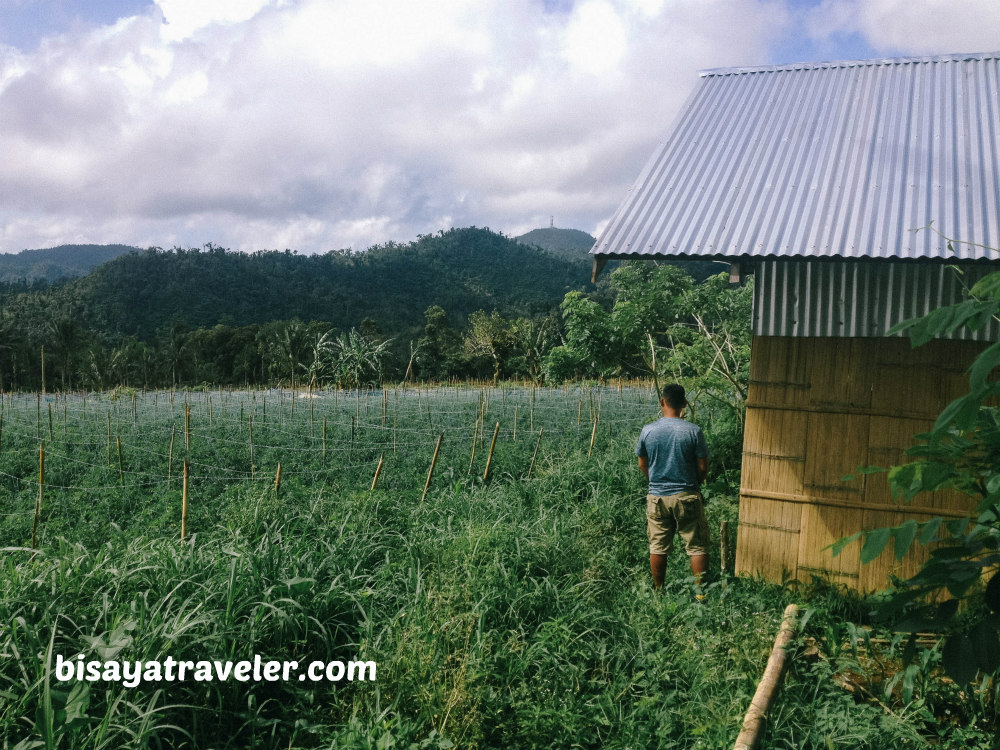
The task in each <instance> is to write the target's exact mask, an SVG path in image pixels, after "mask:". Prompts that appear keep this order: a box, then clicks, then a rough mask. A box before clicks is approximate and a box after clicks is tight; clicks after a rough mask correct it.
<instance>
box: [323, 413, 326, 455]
mask: <svg viewBox="0 0 1000 750" xmlns="http://www.w3.org/2000/svg"><path fill="white" fill-rule="evenodd" d="M323 463H326V417H323Z"/></svg>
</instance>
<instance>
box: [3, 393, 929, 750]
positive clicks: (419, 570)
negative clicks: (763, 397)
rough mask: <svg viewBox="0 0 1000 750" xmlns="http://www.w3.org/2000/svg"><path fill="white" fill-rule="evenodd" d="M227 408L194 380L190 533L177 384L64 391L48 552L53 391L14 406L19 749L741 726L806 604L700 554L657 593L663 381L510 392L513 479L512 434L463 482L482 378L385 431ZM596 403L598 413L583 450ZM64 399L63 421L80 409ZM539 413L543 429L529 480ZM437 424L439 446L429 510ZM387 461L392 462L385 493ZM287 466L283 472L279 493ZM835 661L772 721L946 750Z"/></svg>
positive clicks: (322, 409)
mask: <svg viewBox="0 0 1000 750" xmlns="http://www.w3.org/2000/svg"><path fill="white" fill-rule="evenodd" d="M380 395H381V394H379V396H380ZM203 396H204V394H196V395H195V396H190V398H191V399H192V402H193V403H194V405H196V406H197V407H198V408H197V409H195V410H194V413H195V424H196V425H197V426H196V428H195V433H194V436H193V443H192V451H191V456H190V458H191V460H192V464H193V466H195V467H201V468H195V469H194V470H193V472H192V473H193V474H194V475H195V476H196V478H195V479H193V480H192V487H191V490H192V492H191V494H192V500H191V512H190V515H189V518H188V529H189V539H188V541H187V542H186V543H184V544H181V543H180V541H179V538H178V514H179V494H180V485H179V480H178V479H177V478H176V474H177V473H178V469H177V467H178V466H179V463H178V461H179V458H178V457H179V456H182V455H183V452H182V451H181V452H176V451H177V450H178V446H183V434H182V433H181V432H180V431H179V430H177V427H178V425H181V426H182V424H183V423H182V421H179V420H181V419H182V416H181V415H182V414H183V411H182V409H183V406H182V403H181V399H182V396H181V395H179V394H178V395H177V396H175V402H174V407H173V409H172V410H171V409H169V408H166V405H167V403H168V401H169V395H167V394H158V396H157V397H156V398H157V402H156V405H155V409H154V406H153V404H152V403H151V399H152V398H153V396H152V395H151V394H145V395H142V394H140V402H139V403H138V405H137V407H136V414H135V423H134V425H133V423H132V412H131V403H130V401H128V400H125V399H119V400H118V401H108V400H106V399H96V398H95V397H90V399H89V400H88V404H87V416H86V417H84V415H83V406H82V400H80V399H77V400H75V401H73V402H71V404H70V405H68V406H67V409H68V408H69V407H70V406H71V407H72V408H73V410H74V414H75V418H70V417H69V415H67V419H66V427H65V430H64V431H63V429H62V423H61V420H57V423H56V425H55V426H54V429H53V435H51V436H48V435H47V437H53V438H55V440H53V441H51V442H50V443H49V445H50V447H51V448H52V453H51V455H52V456H56V457H57V458H51V459H47V470H48V467H49V466H51V467H53V468H52V469H51V471H52V474H50V475H49V476H47V481H50V482H51V483H52V485H54V486H53V487H52V488H51V489H49V501H48V502H47V504H46V505H45V512H44V516H43V519H42V529H43V533H42V534H41V535H40V539H41V544H40V545H39V547H40V549H39V550H38V552H37V554H33V553H32V552H31V551H29V550H27V549H24V547H26V546H27V545H26V539H27V537H26V534H28V535H29V536H30V521H31V517H30V514H26V513H25V512H24V511H25V510H26V509H29V508H32V507H33V504H34V493H36V492H37V485H34V486H32V484H31V483H32V481H33V478H34V480H35V481H37V477H36V474H35V472H37V466H36V464H35V461H36V460H37V455H36V452H37V444H38V440H37V436H36V434H35V429H36V428H35V423H34V419H35V414H34V411H35V409H36V408H37V404H36V403H33V402H32V401H31V400H30V399H26V400H23V401H22V402H21V403H20V404H18V403H13V402H11V401H10V400H9V399H8V402H7V405H6V407H5V421H4V434H3V447H2V452H0V472H3V475H0V476H2V478H3V480H4V481H5V482H6V485H7V497H8V498H9V505H8V507H9V508H10V512H11V513H16V514H17V515H8V516H6V517H5V520H4V522H3V525H2V526H0V532H2V534H3V536H2V537H0V539H2V543H3V544H4V545H6V546H8V547H10V548H16V549H11V550H9V551H7V552H6V553H5V555H4V558H3V563H2V565H3V569H2V575H0V738H2V741H3V743H4V747H22V748H29V747H46V748H105V747H107V748H111V747H153V748H156V747H171V748H183V747H192V748H207V747H215V748H244V747H267V748H270V747H330V748H333V747H337V748H341V747H350V748H355V747H357V748H396V747H415V748H448V747H453V746H457V747H462V748H466V747H483V748H487V747H524V748H532V747H539V748H541V747H587V748H598V747H601V748H604V747H608V748H630V747H662V748H672V747H676V748H699V747H700V748H717V747H724V746H727V745H731V744H732V742H733V740H734V739H735V736H736V734H737V733H738V731H739V728H740V724H741V721H742V718H743V714H744V712H745V710H746V708H747V706H748V704H749V700H750V698H751V696H752V695H753V692H754V689H755V687H756V682H757V680H758V679H759V676H760V673H761V670H762V669H763V665H764V662H765V660H766V657H767V653H768V651H769V650H770V647H771V642H772V639H773V637H774V634H775V632H776V629H777V626H778V621H779V619H780V616H781V611H782V609H783V606H784V605H785V603H787V602H788V601H790V600H791V597H793V596H802V593H801V592H797V593H795V594H793V593H791V592H790V591H788V590H787V589H784V588H782V587H779V586H774V585H769V584H764V583H760V582H755V581H749V580H732V579H729V578H728V577H721V576H718V575H716V579H715V581H714V582H713V583H712V584H711V585H710V587H709V598H708V603H707V604H705V605H700V606H699V605H697V604H695V603H694V600H693V596H692V591H691V580H690V577H689V576H690V571H689V569H688V566H687V561H686V559H685V558H684V557H683V554H682V553H681V551H680V550H676V551H675V553H674V555H673V556H672V558H671V562H670V569H669V571H668V584H667V586H666V587H665V590H664V591H663V592H659V593H658V592H654V591H653V590H652V587H651V585H650V581H649V572H648V567H647V566H648V557H647V555H648V548H647V546H646V540H645V526H644V524H645V519H644V505H643V502H642V496H643V493H644V487H643V484H642V481H641V480H642V477H641V475H640V474H639V472H638V470H637V469H636V468H635V458H634V455H633V452H632V451H633V448H634V442H635V437H636V435H637V434H638V429H639V427H640V426H641V424H642V423H643V422H644V421H648V420H649V419H651V418H654V417H655V415H656V413H655V403H654V405H653V406H651V400H650V399H649V397H648V394H647V393H646V392H642V391H629V390H627V389H626V391H625V392H624V393H622V394H621V395H619V394H618V393H617V392H616V391H615V390H614V389H608V390H606V391H602V392H599V393H597V394H596V395H594V393H591V392H588V391H583V392H576V391H566V390H556V391H544V390H542V391H538V392H537V393H536V394H535V397H534V399H535V415H534V421H535V424H534V432H532V431H531V430H529V425H528V418H529V417H528V413H527V410H528V408H529V404H530V399H531V396H530V393H529V392H527V391H524V390H508V391H503V392H501V391H495V392H493V393H491V394H489V399H490V413H489V414H488V415H487V417H486V419H485V422H486V424H487V425H488V426H489V425H491V424H492V423H494V422H495V421H496V420H500V421H501V424H502V432H501V436H502V438H501V440H500V442H499V445H498V448H497V453H496V455H495V456H494V466H493V472H492V473H493V479H492V481H491V482H489V483H484V482H483V481H482V479H481V472H482V467H483V465H484V463H485V460H486V455H485V451H486V450H487V449H488V438H489V436H490V434H491V430H489V429H487V430H486V431H485V432H487V436H486V440H485V441H484V443H485V445H484V446H480V448H479V450H478V451H477V458H476V465H475V467H474V470H473V471H472V472H471V473H470V471H469V459H470V447H471V446H470V442H471V438H472V434H473V426H474V422H475V419H476V417H477V415H478V414H480V413H481V400H482V399H483V397H484V396H483V394H482V393H480V392H478V391H471V390H470V391H462V390H458V389H449V390H447V391H437V392H433V391H432V392H430V393H421V394H420V400H419V404H418V402H417V397H416V394H414V393H413V392H407V393H405V394H400V395H399V396H398V397H396V396H394V395H393V394H390V396H389V398H390V402H389V410H388V411H389V413H388V418H387V425H386V427H383V426H382V418H381V402H380V401H379V400H378V397H377V396H375V397H369V398H368V399H367V400H366V401H367V402H365V401H362V402H359V401H355V400H352V399H351V398H350V397H348V396H347V395H345V394H326V395H324V397H323V398H322V399H319V400H316V401H315V402H314V403H310V402H308V401H306V400H300V401H299V402H298V403H297V404H296V406H295V413H294V415H293V414H292V413H291V406H290V401H289V399H288V398H287V396H285V397H284V398H283V399H282V404H281V407H280V410H281V413H280V416H279V407H278V406H277V404H276V403H274V402H272V400H271V398H270V397H269V399H268V404H267V409H268V414H267V419H266V420H265V419H264V418H263V409H262V406H263V405H262V397H260V396H258V397H257V398H256V399H254V398H253V397H252V396H251V395H249V394H243V395H235V394H234V395H233V396H230V397H229V398H228V399H227V398H225V397H224V396H217V400H216V401H215V403H213V407H212V424H211V425H209V424H208V423H207V421H208V420H207V416H206V413H207V401H206V400H205V399H204V398H203ZM592 397H593V398H596V399H599V404H600V413H601V419H600V422H599V432H598V436H599V437H598V442H597V447H596V448H595V451H594V453H593V455H592V456H590V457H589V458H588V456H587V451H588V448H589V440H590V435H591V427H590V423H589V417H588V407H589V406H590V403H589V401H590V399H591V398H592ZM361 398H362V399H365V396H364V395H362V396H361ZM199 399H201V400H199ZM397 399H398V400H397ZM581 399H584V400H585V401H584V408H583V410H582V417H581V418H580V423H579V424H578V421H577V420H578V414H580V411H581V410H580V408H579V404H580V400H581ZM56 404H57V407H58V408H57V409H56V411H57V413H58V410H59V408H62V406H63V403H62V402H56ZM515 405H517V408H518V438H517V441H516V442H514V440H513V431H512V427H513V424H512V419H513V409H514V406H515ZM366 406H367V409H368V411H367V415H366V418H365V419H364V420H359V419H358V416H359V414H364V410H365V407H366ZM428 406H429V407H430V409H429V411H430V413H428V408H427V407H428ZM310 407H312V408H310ZM393 407H395V410H393ZM108 410H111V412H112V424H113V430H117V431H118V432H119V434H121V435H122V436H123V444H124V446H125V454H126V459H125V460H126V461H127V462H128V463H127V466H126V482H125V487H122V486H121V483H120V481H119V478H118V466H117V455H113V456H112V462H111V465H110V466H109V464H108V460H107V455H106V454H107V413H108ZM255 410H256V411H255ZM252 411H253V412H254V413H255V426H254V430H255V440H257V441H259V442H258V443H257V445H256V446H255V463H256V464H257V465H258V467H259V473H257V472H255V475H256V480H255V481H253V482H251V481H250V479H249V473H250V466H249V456H248V448H247V442H246V439H247V437H248V434H247V432H248V430H247V425H246V419H247V417H248V415H249V413H250V412H252ZM241 413H242V415H243V420H242V421H241V419H240V416H239V415H240V414H241ZM46 416H47V415H46ZM321 416H327V418H328V442H327V457H326V460H325V461H324V460H323V458H322V455H321V445H320V444H319V442H318V441H319V437H320V425H321V421H320V417H321ZM350 416H354V417H355V424H354V441H353V445H352V444H351V435H350V427H351V420H350ZM394 417H395V419H396V423H397V434H396V451H395V453H393V450H392V434H391V426H392V422H393V418H394ZM279 419H280V422H279ZM171 427H173V428H174V429H175V456H174V461H173V469H172V471H173V473H174V475H175V478H174V479H173V480H172V482H171V484H170V486H169V487H168V486H167V484H166V461H167V459H166V453H167V449H166V443H167V441H168V440H169V435H170V431H171ZM539 428H544V429H545V432H546V434H547V435H548V436H549V437H548V438H545V437H543V443H542V448H541V449H540V451H539V458H538V459H537V461H536V464H535V466H534V470H533V473H532V477H531V478H530V479H525V475H526V474H527V469H528V465H529V463H530V460H531V457H532V454H533V450H534V447H535V440H536V436H537V432H538V429H539ZM43 431H44V432H46V433H48V425H47V423H45V424H44V430H43ZM441 431H444V432H445V434H446V438H445V442H444V445H445V448H444V449H443V452H442V456H441V458H440V459H439V462H438V469H437V472H436V476H435V480H434V484H433V485H432V490H431V492H430V493H429V495H428V498H427V499H426V500H425V501H424V502H423V503H421V502H420V496H421V491H422V488H423V481H424V478H425V476H426V472H427V467H428V465H429V462H430V455H431V451H432V449H433V439H434V437H435V436H436V435H437V434H440V432H441ZM382 454H386V457H387V461H386V464H387V466H386V469H385V474H384V479H383V480H380V485H379V488H378V489H377V490H376V491H374V492H370V491H369V490H368V489H367V488H368V486H369V485H370V481H371V476H372V473H373V470H374V465H375V463H376V462H377V461H378V458H379V456H380V455H382ZM278 460H281V462H282V465H283V468H284V469H285V470H286V471H287V474H285V478H284V479H283V481H282V486H281V490H280V492H275V490H274V488H273V486H272V484H271V482H272V480H273V468H274V467H275V466H276V463H277V461H278ZM50 477H51V478H50ZM57 486H58V487H62V488H63V489H57V488H56V487H57ZM95 488H97V489H96V491H95ZM722 488H723V486H722V485H716V487H715V492H714V494H713V496H712V497H711V500H710V503H709V506H708V508H709V516H710V524H711V526H712V529H713V534H717V530H718V525H719V522H720V521H721V520H723V519H726V520H729V521H731V522H734V521H735V520H736V499H735V497H734V496H733V494H732V492H724V491H722ZM716 543H717V540H716ZM717 564H718V559H717V556H715V565H716V566H717ZM838 601H839V600H838ZM837 606H839V605H838V604H836V603H834V600H833V599H831V600H830V602H827V603H819V604H817V605H816V606H815V607H814V609H815V610H816V611H815V612H814V614H813V616H812V619H811V626H810V627H811V628H813V629H814V630H816V629H817V628H819V629H821V628H823V627H827V626H829V625H830V623H833V622H836V620H837V618H838V617H839V613H838V612H837V611H836V608H837ZM816 632H819V631H818V630H816ZM78 653H83V654H85V655H86V656H87V658H88V659H89V658H97V659H102V660H103V659H112V658H114V659H128V660H136V659H142V660H150V659H159V660H162V659H165V658H166V657H167V656H168V655H169V656H172V657H173V658H174V659H176V660H180V659H189V660H192V661H196V660H199V659H208V660H214V659H218V660H226V659H231V660H239V659H247V658H251V657H252V656H253V655H254V654H259V655H261V656H262V657H263V658H265V659H283V660H297V661H299V662H300V663H305V662H308V661H311V660H313V659H317V660H323V661H331V660H335V659H340V660H348V659H355V658H359V659H370V660H374V661H376V662H377V664H378V679H377V681H376V682H374V683H372V682H353V683H348V682H340V683H325V682H320V683H312V682H305V683H303V682H299V681H298V680H296V679H293V680H291V681H288V682H262V683H253V682H248V683H241V682H235V681H229V682H211V683H197V682H193V681H190V680H189V681H186V682H183V683H179V682H174V683H159V684H153V685H147V684H143V685H141V686H140V687H137V688H133V689H129V688H125V687H123V686H121V685H120V684H114V683H104V682H95V683H79V684H78V683H76V682H67V683H60V682H58V681H57V680H56V679H55V676H54V674H53V672H52V669H53V664H54V659H55V655H58V654H61V655H62V656H63V657H65V658H70V657H73V656H75V655H76V654H78ZM793 661H795V660H793ZM835 671H836V665H831V664H830V663H829V662H826V661H823V660H819V661H816V660H811V661H808V660H806V661H803V660H800V662H799V664H797V665H796V666H795V667H794V668H793V670H792V672H791V673H790V675H789V677H788V684H787V685H786V687H785V689H784V690H783V691H782V693H781V697H780V699H779V703H778V704H777V706H776V707H775V709H774V711H773V713H772V719H771V723H770V726H769V728H768V735H767V737H766V739H765V741H766V743H767V745H768V746H769V747H788V748H791V747H859V748H864V747H872V748H882V747H888V746H892V747H920V746H922V745H924V744H925V742H924V740H923V739H921V737H922V734H921V733H923V734H926V733H927V732H926V721H925V718H921V717H919V716H916V717H910V716H907V715H906V714H905V712H901V711H894V710H890V711H886V710H883V709H882V708H880V707H879V706H878V705H876V704H873V703H871V702H866V701H862V700H856V699H855V698H854V697H853V696H851V695H850V694H849V693H847V692H845V691H844V690H843V689H842V688H840V687H838V686H837V684H836V683H835V682H834V681H833V679H832V675H833V673H834V672H835Z"/></svg>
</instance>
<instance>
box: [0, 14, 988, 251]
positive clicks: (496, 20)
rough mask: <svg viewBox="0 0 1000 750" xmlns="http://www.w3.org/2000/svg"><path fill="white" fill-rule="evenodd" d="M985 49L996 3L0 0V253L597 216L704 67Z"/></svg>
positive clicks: (284, 240) (365, 239)
mask: <svg viewBox="0 0 1000 750" xmlns="http://www.w3.org/2000/svg"><path fill="white" fill-rule="evenodd" d="M998 50H1000V0H423V1H422V2H417V1H415V0H155V1H152V2H151V1H150V0H0V252H17V251H20V250H22V249H27V248H43V247H53V246H56V245H61V244H75V243H97V244H107V243H122V244H128V245H134V246H137V247H154V246H155V247H163V248H171V247H202V246H204V245H206V244H208V243H211V244H213V245H217V246H221V247H225V248H230V249H233V250H245V251H253V250H273V249H277V250H284V249H291V250H295V251H297V252H300V253H314V252H326V251H329V250H341V249H347V248H350V249H354V250H364V249H366V248H368V247H370V246H372V245H376V244H382V243H386V242H409V241H412V240H414V239H416V238H417V237H418V236H419V235H423V234H434V233H436V232H437V231H439V230H444V229H448V228H450V227H453V226H454V227H467V226H479V227H489V228H491V229H493V230H496V231H501V232H503V233H504V234H507V235H510V236H516V235H519V234H522V233H524V232H526V231H528V230H531V229H534V228H537V227H547V226H549V225H550V223H554V225H555V226H557V227H566V228H574V229H582V230H584V231H587V232H590V233H591V234H595V235H596V234H598V233H599V232H600V230H601V228H602V227H603V226H604V224H605V223H606V222H607V221H608V219H610V217H611V215H612V214H613V213H614V211H615V209H616V208H617V206H618V204H619V203H620V202H621V201H622V199H623V198H624V197H625V195H626V194H627V191H628V189H629V187H630V186H631V185H632V183H633V181H634V180H635V179H636V178H637V176H638V174H639V172H640V170H641V169H642V167H643V165H644V164H645V162H646V160H647V159H648V158H649V157H650V155H651V154H652V152H653V150H654V149H655V147H656V146H657V144H658V143H660V142H661V141H662V140H663V139H664V137H665V136H666V134H667V133H668V132H669V128H670V125H671V123H672V122H673V120H674V118H675V117H676V116H677V114H678V113H679V111H680V109H681V107H682V106H683V104H684V102H685V100H686V98H687V97H688V96H689V94H690V93H691V92H692V91H693V89H694V87H695V86H696V84H697V83H698V71H700V70H704V69H709V68H724V67H730V66H742V65H770V64H781V63H788V62H808V61H820V60H843V59H864V58H870V57H898V56H917V55H936V54H949V53H959V52H993V51H998Z"/></svg>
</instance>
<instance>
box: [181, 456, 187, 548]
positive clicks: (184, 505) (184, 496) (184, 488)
mask: <svg viewBox="0 0 1000 750" xmlns="http://www.w3.org/2000/svg"><path fill="white" fill-rule="evenodd" d="M187 518H188V462H187V459H186V458H185V459H184V479H183V482H182V484H181V541H182V542H183V541H184V537H185V536H187Z"/></svg>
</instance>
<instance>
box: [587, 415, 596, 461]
mask: <svg viewBox="0 0 1000 750" xmlns="http://www.w3.org/2000/svg"><path fill="white" fill-rule="evenodd" d="M596 438H597V420H596V419H595V420H594V429H592V430H591V431H590V448H588V449H587V458H590V454H591V453H593V452H594V440H595V439H596Z"/></svg>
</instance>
